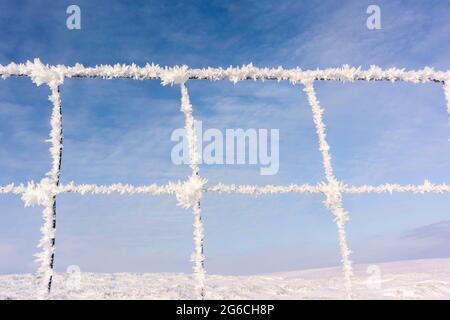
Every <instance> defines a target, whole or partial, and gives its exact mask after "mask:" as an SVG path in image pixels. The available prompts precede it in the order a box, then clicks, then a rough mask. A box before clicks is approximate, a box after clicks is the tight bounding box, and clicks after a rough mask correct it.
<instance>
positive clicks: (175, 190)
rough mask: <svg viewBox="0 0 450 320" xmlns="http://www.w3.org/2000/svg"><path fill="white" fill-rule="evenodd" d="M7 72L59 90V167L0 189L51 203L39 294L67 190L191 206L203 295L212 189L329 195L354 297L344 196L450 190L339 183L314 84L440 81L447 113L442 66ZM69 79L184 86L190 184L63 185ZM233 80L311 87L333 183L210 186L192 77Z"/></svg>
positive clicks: (16, 67)
mask: <svg viewBox="0 0 450 320" xmlns="http://www.w3.org/2000/svg"><path fill="white" fill-rule="evenodd" d="M0 75H1V76H2V78H3V79H6V78H8V77H11V76H14V77H22V76H23V77H29V78H31V80H32V81H33V82H34V83H35V84H36V85H38V86H39V85H41V84H47V85H48V86H49V88H50V90H51V95H50V97H49V100H50V101H51V102H52V104H53V112H52V117H51V121H50V123H51V131H50V139H49V142H50V143H51V147H50V153H51V156H52V168H51V170H50V171H49V172H48V173H47V175H46V177H45V178H43V179H42V180H41V181H40V182H39V183H35V182H33V181H31V182H28V183H27V184H26V185H24V184H20V185H14V184H10V185H7V186H3V187H0V193H11V194H17V195H21V196H22V200H23V201H24V203H25V206H30V205H41V206H43V207H44V210H43V218H44V223H43V226H42V228H41V232H42V238H41V240H40V242H39V247H40V248H41V252H40V253H38V254H36V257H37V260H38V261H39V262H40V264H41V265H40V268H39V269H38V279H39V280H40V281H41V282H42V285H41V286H40V289H39V292H38V297H39V298H43V299H45V298H49V294H50V291H51V287H52V279H53V265H54V257H55V231H56V197H57V195H58V194H60V193H79V194H86V193H91V194H111V193H119V194H148V195H161V194H171V195H175V196H176V199H177V202H178V205H179V206H182V207H183V208H186V209H191V210H192V212H193V216H194V223H193V226H194V243H195V249H194V252H193V254H192V262H193V270H194V275H195V278H196V290H197V292H198V297H199V298H200V299H204V298H205V294H206V293H205V275H206V270H205V266H204V253H203V241H204V233H203V223H202V216H201V206H200V200H201V197H202V194H203V193H204V192H217V193H242V194H252V195H265V194H277V193H310V194H312V193H322V194H324V195H325V201H324V203H325V205H326V207H327V208H328V209H329V210H330V212H331V213H332V214H333V216H334V220H335V223H336V227H337V230H338V236H339V246H340V253H341V259H342V265H343V272H344V279H345V287H346V291H347V296H348V298H351V297H352V282H351V279H352V275H353V270H352V263H351V260H350V253H351V251H350V249H349V246H348V243H347V238H346V232H345V224H346V222H347V221H348V213H347V212H346V211H345V209H344V207H343V204H342V195H343V194H347V193H387V192H389V193H391V194H392V193H394V192H409V193H429V192H434V193H449V192H450V185H448V184H433V183H431V182H429V181H428V180H425V182H424V183H423V184H422V185H399V184H382V185H378V186H371V185H362V186H349V185H346V184H344V183H343V182H341V181H338V180H337V178H336V177H335V176H334V173H333V167H332V164H331V155H330V147H329V145H328V142H327V139H326V131H325V124H324V122H323V118H322V114H323V109H322V107H321V106H320V103H319V100H318V99H317V96H316V92H315V89H314V82H315V81H324V80H332V81H356V80H365V81H391V82H394V81H406V82H412V83H425V82H436V83H440V84H442V85H443V87H444V94H445V97H446V100H447V111H448V113H449V115H450V71H435V70H433V69H432V68H424V69H422V70H418V71H405V70H403V69H396V68H391V69H386V70H383V69H381V68H379V67H376V66H372V67H370V68H369V69H367V70H361V69H360V68H352V67H349V66H343V67H342V68H330V69H323V70H301V69H300V68H295V69H283V68H281V67H279V68H272V69H270V68H256V67H254V66H253V65H251V64H250V65H247V66H243V67H237V68H234V67H229V68H226V69H223V68H205V69H190V68H188V67H187V66H182V67H178V66H176V67H172V68H169V67H160V66H158V65H154V64H151V65H149V64H147V65H146V66H144V67H139V66H136V65H134V64H132V65H114V66H109V65H101V66H96V67H93V68H87V67H84V66H83V65H80V64H76V65H75V66H72V67H67V66H64V65H57V66H49V65H44V64H42V63H41V62H40V60H39V59H35V60H34V61H33V62H30V61H28V62H27V63H25V64H16V63H11V64H9V65H6V66H2V65H0ZM65 78H103V79H113V78H129V79H134V80H144V79H159V80H161V82H162V84H163V85H168V84H171V85H180V88H181V111H182V112H183V114H184V115H185V130H186V136H187V140H188V147H189V155H190V167H191V170H192V174H191V176H189V177H188V178H187V179H186V181H184V182H169V183H168V184H166V185H156V184H151V185H147V186H132V185H127V184H126V185H125V184H120V183H118V184H113V185H106V186H105V185H93V184H75V183H73V182H72V183H69V184H66V185H61V184H60V183H59V178H60V169H61V159H62V137H63V136H62V132H63V130H62V128H63V126H62V115H61V98H60V92H59V90H60V87H61V86H62V85H63V83H64V79H65ZM198 79H205V80H212V81H216V80H228V81H231V82H234V83H236V82H239V81H242V80H262V81H264V80H277V81H281V80H286V81H289V82H291V83H292V84H293V85H296V84H301V85H303V90H304V91H305V93H306V94H307V98H308V101H309V103H310V105H311V109H312V115H313V121H314V124H315V127H316V132H317V136H318V140H319V150H320V151H321V153H322V160H323V167H324V172H325V180H324V182H321V183H319V184H316V185H310V184H301V185H298V184H291V185H287V186H274V185H266V186H252V185H224V184H218V185H215V186H207V185H206V180H205V179H203V178H201V176H200V172H199V167H198V153H197V141H196V132H195V127H194V117H193V113H192V112H193V108H192V105H191V103H190V99H189V93H188V89H187V87H186V82H187V81H189V80H198Z"/></svg>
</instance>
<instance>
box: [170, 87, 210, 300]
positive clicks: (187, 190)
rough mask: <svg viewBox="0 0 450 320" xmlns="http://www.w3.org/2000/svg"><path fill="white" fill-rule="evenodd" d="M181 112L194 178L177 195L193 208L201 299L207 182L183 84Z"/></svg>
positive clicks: (203, 278) (194, 261) (189, 104)
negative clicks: (202, 204) (203, 205)
mask: <svg viewBox="0 0 450 320" xmlns="http://www.w3.org/2000/svg"><path fill="white" fill-rule="evenodd" d="M181 111H182V112H183V113H184V116H185V126H184V129H185V132H186V137H187V141H188V146H189V158H190V167H191V169H192V176H191V177H190V178H189V179H188V180H187V181H186V182H185V183H184V184H183V185H182V188H181V190H180V191H179V192H178V193H177V200H178V204H179V205H181V206H182V207H184V208H191V209H192V213H193V214H194V243H195V249H194V253H193V254H192V257H191V259H192V261H193V263H194V266H193V269H194V275H195V277H196V279H197V282H196V289H197V291H198V295H199V298H200V299H204V298H205V275H206V270H205V266H204V261H205V258H204V255H203V239H204V232H203V222H202V217H201V209H200V199H201V196H202V192H203V186H204V185H205V183H206V180H204V179H201V178H200V176H199V167H198V162H199V161H198V151H197V135H196V132H195V126H194V117H193V115H192V105H191V102H190V100H189V93H188V90H187V88H186V84H185V83H184V82H183V83H181Z"/></svg>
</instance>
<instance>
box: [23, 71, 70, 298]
mask: <svg viewBox="0 0 450 320" xmlns="http://www.w3.org/2000/svg"><path fill="white" fill-rule="evenodd" d="M46 80H49V79H46ZM33 81H34V80H33ZM49 81H51V79H50V80H49ZM51 83H52V84H51V85H50V88H51V91H52V94H51V95H50V97H49V100H50V101H51V102H52V104H53V110H52V117H51V120H50V125H51V131H50V139H49V140H48V141H49V142H50V143H51V146H50V154H51V156H52V168H51V170H50V171H49V172H48V173H47V178H44V179H42V181H41V183H39V184H34V183H33V182H31V183H29V184H28V186H27V187H26V189H25V190H24V192H23V194H22V200H23V201H24V203H25V206H31V205H41V206H43V207H44V210H43V212H42V217H43V219H44V224H43V226H42V227H41V233H42V237H41V240H40V241H39V245H38V247H39V248H41V252H39V253H37V254H36V255H35V256H36V258H37V261H38V262H40V264H41V265H40V267H39V269H38V271H37V276H38V279H39V281H40V282H42V284H41V286H39V288H40V289H39V291H38V292H37V297H38V299H46V298H48V297H49V294H50V289H51V285H52V279H53V262H54V255H55V232H56V194H57V187H58V186H59V175H60V167H61V155H62V121H61V120H62V117H61V99H60V95H59V89H58V86H54V84H53V82H51Z"/></svg>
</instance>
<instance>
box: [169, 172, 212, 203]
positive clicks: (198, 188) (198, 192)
mask: <svg viewBox="0 0 450 320" xmlns="http://www.w3.org/2000/svg"><path fill="white" fill-rule="evenodd" d="M205 184H206V180H205V179H203V178H200V177H199V176H197V175H195V176H190V177H189V179H188V180H186V181H185V182H184V183H182V184H180V187H179V188H178V191H177V192H176V197H177V201H178V205H179V206H180V207H183V208H185V209H194V208H195V207H196V206H197V205H198V203H199V201H200V199H201V197H202V192H203V187H204V185H205Z"/></svg>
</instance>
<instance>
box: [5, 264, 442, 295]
mask: <svg viewBox="0 0 450 320" xmlns="http://www.w3.org/2000/svg"><path fill="white" fill-rule="evenodd" d="M36 284H37V283H36V281H35V279H34V275H31V274H23V275H3V276H0V299H33V298H34V296H35V289H36ZM78 284H79V287H78ZM206 292H207V298H209V299H343V298H345V291H344V285H343V277H342V270H341V268H340V267H334V268H325V269H313V270H302V271H294V272H283V273H272V274H263V275H254V276H219V275H208V276H207V278H206ZM194 294H195V290H194V279H193V278H192V276H191V275H186V274H176V273H114V274H104V273H82V274H81V276H80V277H77V276H76V275H71V276H69V275H68V274H61V273H58V274H57V275H56V277H55V281H54V287H53V291H52V298H53V299H194V298H195V296H194ZM354 295H355V298H357V299H450V259H430V260H411V261H400V262H390V263H381V264H377V265H355V277H354Z"/></svg>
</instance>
